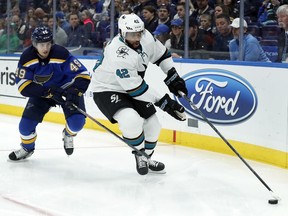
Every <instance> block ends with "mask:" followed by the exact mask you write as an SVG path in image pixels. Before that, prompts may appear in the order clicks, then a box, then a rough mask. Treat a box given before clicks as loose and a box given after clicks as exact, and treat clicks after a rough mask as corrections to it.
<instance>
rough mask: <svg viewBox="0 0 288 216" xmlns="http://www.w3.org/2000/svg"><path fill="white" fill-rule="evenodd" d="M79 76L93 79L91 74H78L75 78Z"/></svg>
mask: <svg viewBox="0 0 288 216" xmlns="http://www.w3.org/2000/svg"><path fill="white" fill-rule="evenodd" d="M77 78H83V79H87V80H90V79H91V77H90V75H89V74H88V75H87V74H82V73H81V74H78V75H77V76H76V77H75V79H77Z"/></svg>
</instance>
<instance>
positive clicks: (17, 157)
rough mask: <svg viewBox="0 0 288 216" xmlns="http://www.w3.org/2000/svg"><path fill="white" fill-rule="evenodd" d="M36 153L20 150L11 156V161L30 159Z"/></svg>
mask: <svg viewBox="0 0 288 216" xmlns="http://www.w3.org/2000/svg"><path fill="white" fill-rule="evenodd" d="M33 153H34V150H32V151H27V150H25V149H24V148H20V149H19V150H16V151H13V152H11V153H10V154H9V159H10V160H12V161H17V160H23V159H26V158H28V157H30V156H31V155H32V154H33Z"/></svg>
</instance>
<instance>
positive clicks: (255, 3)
mask: <svg viewBox="0 0 288 216" xmlns="http://www.w3.org/2000/svg"><path fill="white" fill-rule="evenodd" d="M262 1H263V0H245V1H244V17H249V19H250V20H251V22H253V23H256V22H257V15H258V10H259V8H260V7H261V5H262ZM235 8H237V9H238V11H240V0H238V1H237V2H236V4H235Z"/></svg>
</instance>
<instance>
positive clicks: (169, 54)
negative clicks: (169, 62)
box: [154, 48, 171, 66]
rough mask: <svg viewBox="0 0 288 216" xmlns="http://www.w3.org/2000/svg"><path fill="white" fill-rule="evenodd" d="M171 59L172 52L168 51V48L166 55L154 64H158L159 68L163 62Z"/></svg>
mask: <svg viewBox="0 0 288 216" xmlns="http://www.w3.org/2000/svg"><path fill="white" fill-rule="evenodd" d="M170 57H171V53H170V51H168V49H167V48H166V51H165V53H164V54H163V55H162V56H161V58H160V59H158V60H157V61H156V62H155V63H154V64H156V65H157V66H159V65H160V63H161V62H162V61H163V60H165V59H167V58H170Z"/></svg>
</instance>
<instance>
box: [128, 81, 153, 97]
mask: <svg viewBox="0 0 288 216" xmlns="http://www.w3.org/2000/svg"><path fill="white" fill-rule="evenodd" d="M147 90H148V85H147V84H146V82H145V81H144V80H143V82H142V83H141V85H140V86H138V87H137V88H135V89H132V90H128V91H127V93H128V94H129V95H130V96H131V97H138V96H140V95H142V94H144V93H145V92H146V91H147Z"/></svg>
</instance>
